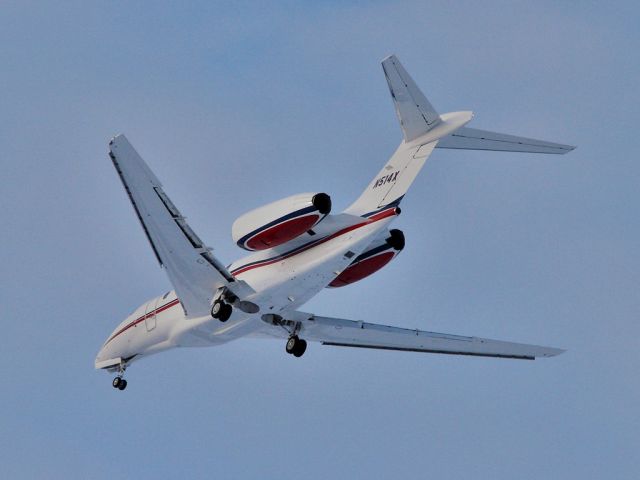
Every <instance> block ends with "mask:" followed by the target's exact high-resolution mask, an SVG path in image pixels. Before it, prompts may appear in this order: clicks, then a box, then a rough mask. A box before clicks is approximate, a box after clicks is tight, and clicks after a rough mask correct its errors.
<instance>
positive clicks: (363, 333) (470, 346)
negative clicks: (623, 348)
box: [267, 312, 564, 360]
mask: <svg viewBox="0 0 640 480" xmlns="http://www.w3.org/2000/svg"><path fill="white" fill-rule="evenodd" d="M289 317H291V321H292V322H294V323H297V322H299V325H300V335H301V336H302V337H304V338H305V339H306V340H311V341H315V342H320V343H322V344H323V345H330V346H337V347H355V348H373V349H380V350H398V351H406V352H424V353H441V354H448V355H470V356H477V357H496V358H513V359H521V360H534V359H535V358H538V357H553V356H556V355H559V354H561V353H562V352H564V350H562V349H559V348H551V347H542V346H539V345H529V344H524V343H513V342H504V341H501V340H491V339H488V338H479V337H465V336H461V335H450V334H445V333H436V332H427V331H424V330H411V329H408V328H399V327H391V326H387V325H380V324H376V323H368V322H361V321H354V320H346V319H342V318H331V317H319V316H316V315H312V314H308V313H303V312H293V313H292V314H290V315H289ZM289 317H288V318H289ZM271 330H272V331H271V332H268V333H267V334H269V333H270V334H272V335H277V336H281V335H284V334H287V332H286V330H284V329H280V328H279V329H275V328H273V327H272V329H271Z"/></svg>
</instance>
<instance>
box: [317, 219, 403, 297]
mask: <svg viewBox="0 0 640 480" xmlns="http://www.w3.org/2000/svg"><path fill="white" fill-rule="evenodd" d="M403 248H404V233H402V231H401V230H397V229H393V230H389V231H388V232H387V235H386V236H384V237H382V238H381V239H380V240H375V241H374V242H373V243H372V244H371V245H370V246H369V248H368V249H367V250H366V251H365V252H364V253H362V254H361V255H359V256H358V257H356V259H355V260H354V261H353V262H351V264H350V265H349V266H348V267H347V268H345V269H344V270H343V271H342V273H340V275H338V276H337V277H336V278H334V279H333V281H332V282H331V283H330V284H329V285H328V288H335V287H344V286H345V285H349V284H350V283H355V282H357V281H358V280H362V279H363V278H365V277H368V276H369V275H371V274H372V273H374V272H377V271H378V270H380V269H381V268H382V267H384V266H385V265H386V264H387V263H389V262H390V261H391V260H393V259H394V258H395V257H396V256H397V255H398V254H399V253H400V252H401V251H402V249H403Z"/></svg>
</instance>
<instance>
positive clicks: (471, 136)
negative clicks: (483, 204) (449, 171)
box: [436, 127, 576, 154]
mask: <svg viewBox="0 0 640 480" xmlns="http://www.w3.org/2000/svg"><path fill="white" fill-rule="evenodd" d="M436 147H437V148H459V149H463V150H493V151H502V152H528V153H556V154H564V153H567V152H570V151H571V150H573V149H574V148H576V147H573V146H571V145H562V144H560V143H553V142H545V141H544V140H535V139H533V138H527V137H516V136H514V135H506V134H504V133H496V132H489V131H487V130H478V129H477V128H468V127H462V128H459V129H458V130H456V131H455V132H454V133H453V134H451V135H449V136H447V137H444V138H441V139H440V141H439V142H438V145H436Z"/></svg>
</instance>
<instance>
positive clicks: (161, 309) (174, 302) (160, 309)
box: [105, 298, 180, 345]
mask: <svg viewBox="0 0 640 480" xmlns="http://www.w3.org/2000/svg"><path fill="white" fill-rule="evenodd" d="M179 304H180V300H178V299H177V298H176V299H175V300H171V301H170V302H169V303H165V304H164V305H162V306H161V307H158V308H156V309H155V310H152V311H151V312H149V313H145V314H144V315H142V316H141V317H138V318H136V319H135V320H134V321H132V322H129V323H128V324H127V325H125V326H124V327H122V328H121V329H120V330H118V331H117V332H116V333H114V334H113V335H112V336H111V338H110V339H109V340H107V341H106V342H105V345H106V344H107V343H109V342H110V341H111V340H113V339H114V338H116V337H117V336H118V335H120V334H121V333H124V332H126V331H127V330H129V329H130V328H131V327H133V326H135V325H137V324H139V323H140V322H142V321H143V320H146V319H147V318H149V317H153V316H154V315H157V314H158V313H160V312H164V311H165V310H168V309H170V308H171V307H175V306H176V305H179Z"/></svg>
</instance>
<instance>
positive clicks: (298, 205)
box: [231, 193, 331, 251]
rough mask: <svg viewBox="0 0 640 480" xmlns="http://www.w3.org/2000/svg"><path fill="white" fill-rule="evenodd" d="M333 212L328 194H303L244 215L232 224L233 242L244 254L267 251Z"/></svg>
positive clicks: (308, 228) (310, 227)
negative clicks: (243, 250)
mask: <svg viewBox="0 0 640 480" xmlns="http://www.w3.org/2000/svg"><path fill="white" fill-rule="evenodd" d="M330 211H331V197H329V195H327V194H326V193H301V194H299V195H293V196H291V197H287V198H284V199H282V200H278V201H277V202H273V203H270V204H268V205H265V206H263V207H260V208H256V209H255V210H251V211H250V212H247V213H245V214H244V215H242V216H241V217H239V218H238V219H237V220H236V221H235V222H233V227H232V228H231V235H232V236H233V241H234V242H236V243H237V244H238V246H239V247H240V248H244V249H245V250H251V251H254V250H266V249H267V248H272V247H277V246H278V245H282V244H283V243H286V242H288V241H289V240H293V239H294V238H296V237H298V236H300V235H302V234H303V233H305V232H307V231H308V230H311V229H312V228H313V227H314V226H315V225H317V224H318V223H320V221H321V220H322V219H323V218H324V217H325V216H327V215H328V214H329V212H330Z"/></svg>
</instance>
